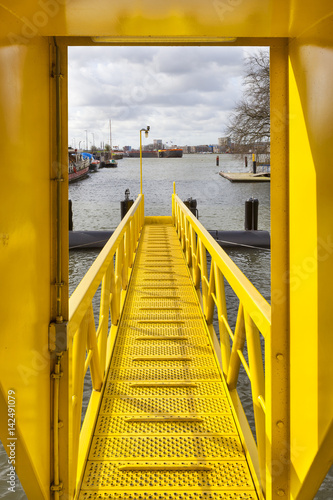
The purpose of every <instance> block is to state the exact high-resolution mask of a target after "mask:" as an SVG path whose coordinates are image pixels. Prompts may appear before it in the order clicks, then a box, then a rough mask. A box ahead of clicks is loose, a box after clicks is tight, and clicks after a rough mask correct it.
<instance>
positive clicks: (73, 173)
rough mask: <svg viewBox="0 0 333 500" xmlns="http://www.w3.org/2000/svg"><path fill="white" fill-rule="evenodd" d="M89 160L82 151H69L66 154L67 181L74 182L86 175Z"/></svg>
mask: <svg viewBox="0 0 333 500" xmlns="http://www.w3.org/2000/svg"><path fill="white" fill-rule="evenodd" d="M89 163H90V160H89V158H88V157H85V158H84V157H83V156H82V153H78V152H77V151H70V152H69V154H68V182H76V181H78V180H81V179H84V177H87V175H88V172H89Z"/></svg>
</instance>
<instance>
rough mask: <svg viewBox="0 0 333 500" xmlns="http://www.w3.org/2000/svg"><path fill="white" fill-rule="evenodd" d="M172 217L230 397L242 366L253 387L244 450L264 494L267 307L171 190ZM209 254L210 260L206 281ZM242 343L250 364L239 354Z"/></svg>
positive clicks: (268, 329)
mask: <svg viewBox="0 0 333 500" xmlns="http://www.w3.org/2000/svg"><path fill="white" fill-rule="evenodd" d="M172 215H173V222H174V225H175V227H176V230H177V233H178V237H179V240H180V243H181V246H182V249H183V252H184V256H185V259H186V262H187V264H188V267H189V269H190V272H191V276H192V279H193V283H194V286H195V288H196V290H197V293H198V296H199V298H200V302H201V306H202V310H203V314H204V317H205V319H206V322H207V326H208V329H209V331H210V334H211V337H212V341H213V345H214V347H215V351H216V355H217V358H218V359H219V362H220V365H221V369H222V371H223V374H224V377H225V381H226V383H227V385H228V387H229V390H230V391H231V395H232V393H233V392H234V393H236V394H237V391H236V387H237V381H238V376H239V369H240V364H241V363H242V364H243V365H244V368H245V372H246V374H247V375H248V377H249V380H250V382H251V389H252V400H253V408H254V418H255V428H256V438H257V440H256V441H257V445H256V447H255V455H256V456H253V449H254V446H253V443H254V439H253V437H252V438H251V443H252V444H251V446H248V449H251V450H252V456H251V458H252V461H253V463H254V464H257V467H256V468H257V471H256V472H257V475H258V477H260V479H261V487H262V490H263V491H265V479H264V478H265V448H266V442H265V377H264V366H263V359H262V349H261V344H260V334H261V335H262V336H263V338H264V339H265V338H267V337H268V336H269V335H270V330H271V307H270V305H269V304H268V302H267V301H266V300H265V299H264V298H263V297H262V295H261V294H260V293H259V292H258V290H257V289H256V288H255V287H254V286H253V285H252V283H251V282H250V281H249V280H248V279H247V278H246V276H244V274H243V273H242V272H241V271H240V269H239V268H238V267H237V266H236V264H235V263H234V262H233V261H232V260H231V259H230V257H229V256H228V255H227V254H226V253H225V252H224V250H223V249H222V248H221V247H220V246H219V245H218V244H217V243H216V241H215V240H214V239H213V238H212V236H211V235H210V234H209V233H208V232H207V231H206V229H205V228H204V227H203V226H202V224H200V222H199V221H198V219H197V218H196V217H195V216H194V215H193V214H192V213H191V211H190V210H189V209H188V208H187V207H186V206H185V205H184V203H183V202H182V201H181V200H180V198H179V197H178V196H177V194H176V193H175V190H174V194H173V195H172ZM207 253H208V254H209V255H210V258H211V264H210V272H209V275H208V266H207ZM224 279H226V281H227V282H228V283H229V285H230V286H231V288H232V289H233V291H234V292H235V294H236V296H237V297H238V299H239V308H238V315H237V322H236V327H235V331H234V332H232V329H231V327H230V325H229V323H228V317H227V304H226V298H225V290H224ZM215 308H216V310H217V318H218V325H219V340H218V337H217V335H216V332H215V330H214V327H213V315H214V310H215ZM245 341H246V344H247V355H248V362H247V361H246V359H245V357H244V354H243V351H244V346H245ZM237 398H238V396H237ZM240 420H242V419H240ZM246 434H248V429H246V430H244V432H243V435H244V436H245V435H246Z"/></svg>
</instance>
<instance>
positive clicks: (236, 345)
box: [227, 304, 246, 391]
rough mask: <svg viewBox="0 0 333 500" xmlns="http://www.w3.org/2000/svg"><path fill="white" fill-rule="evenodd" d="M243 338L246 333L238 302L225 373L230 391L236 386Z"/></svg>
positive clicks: (240, 305) (241, 307)
mask: <svg viewBox="0 0 333 500" xmlns="http://www.w3.org/2000/svg"><path fill="white" fill-rule="evenodd" d="M245 339H246V334H245V323H244V313H243V306H242V304H239V308H238V314H237V322H236V328H235V335H234V340H233V343H232V350H231V355H230V363H229V370H228V375H227V384H228V387H229V389H230V391H233V390H234V389H236V387H237V381H238V375H239V369H240V365H241V360H240V357H239V354H240V353H242V352H243V349H244V344H245Z"/></svg>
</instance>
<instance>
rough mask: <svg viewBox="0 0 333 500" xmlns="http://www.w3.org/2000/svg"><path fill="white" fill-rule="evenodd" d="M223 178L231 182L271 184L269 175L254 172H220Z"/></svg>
mask: <svg viewBox="0 0 333 500" xmlns="http://www.w3.org/2000/svg"><path fill="white" fill-rule="evenodd" d="M219 174H220V175H221V177H224V178H225V179H228V181H230V182H270V180H271V178H270V175H269V174H264V173H258V174H253V173H252V172H219Z"/></svg>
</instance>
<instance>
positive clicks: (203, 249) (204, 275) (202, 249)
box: [198, 236, 208, 314]
mask: <svg viewBox="0 0 333 500" xmlns="http://www.w3.org/2000/svg"><path fill="white" fill-rule="evenodd" d="M198 247H199V255H200V265H199V268H200V272H201V289H202V307H203V313H204V314H205V312H206V306H207V294H208V285H207V282H208V280H207V254H206V247H205V245H204V244H203V242H202V241H201V238H199V236H198Z"/></svg>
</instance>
